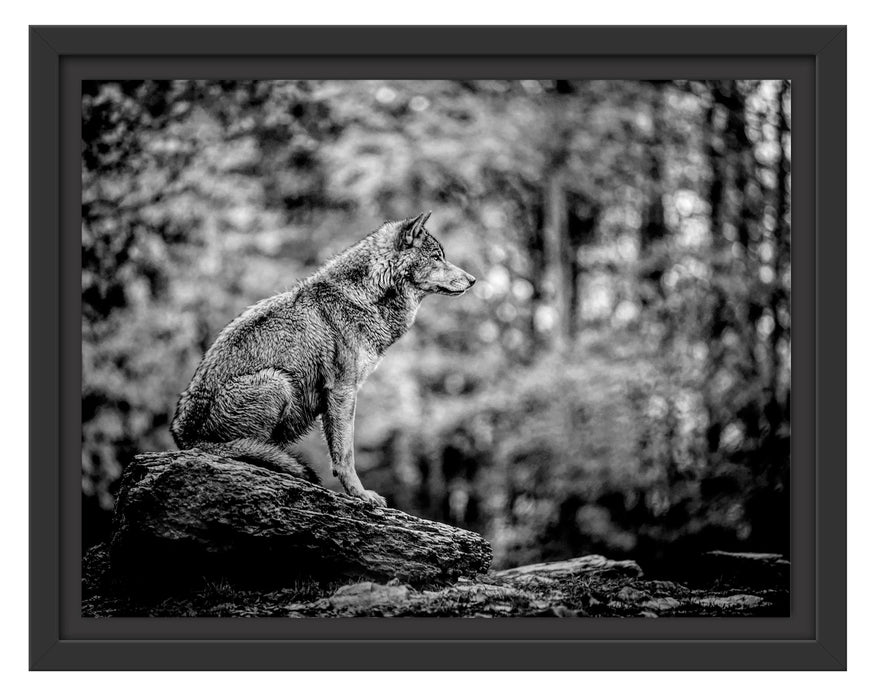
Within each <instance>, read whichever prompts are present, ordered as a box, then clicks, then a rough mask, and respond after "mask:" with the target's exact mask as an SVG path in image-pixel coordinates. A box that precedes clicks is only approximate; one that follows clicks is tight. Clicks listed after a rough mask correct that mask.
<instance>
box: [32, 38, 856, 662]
mask: <svg viewBox="0 0 881 700" xmlns="http://www.w3.org/2000/svg"><path fill="white" fill-rule="evenodd" d="M164 77H167V78H212V77H222V78H229V79H233V78H281V77H311V78H323V77H326V78H330V77H347V78H379V77H382V78H412V77H418V78H426V79H428V78H440V77H443V78H465V77H473V78H478V77H482V78H486V77H517V78H528V77H541V78H547V77H579V78H598V77H603V78H641V79H651V78H657V79H661V78H694V79H699V78H751V77H755V78H778V79H779V78H788V79H791V80H792V81H793V90H792V95H793V101H792V112H793V130H792V133H793V145H792V151H793V153H792V161H793V176H792V183H793V184H792V187H793V209H792V216H793V246H792V250H793V277H792V295H793V305H792V316H793V323H792V332H793V347H794V352H793V375H792V385H793V397H794V399H795V400H794V401H793V410H792V426H793V441H792V494H793V496H792V509H791V513H792V550H791V551H792V562H793V568H792V598H791V600H792V604H791V613H792V614H791V616H790V617H788V618H723V619H720V618H712V619H711V618H688V619H685V618H680V619H673V618H668V619H655V620H651V619H600V620H597V619H586V618H572V619H519V620H518V619H497V620H472V619H459V620H444V619H401V620H387V619H357V620H280V619H261V620H256V619H254V620H232V619H134V618H130V619H104V620H100V619H83V618H81V617H80V616H79V603H80V598H79V596H80V586H79V581H80V559H81V551H80V526H79V522H80V521H79V517H80V499H79V489H80V466H79V453H80V450H79V441H80V420H79V417H80V390H81V386H80V382H81V378H80V373H81V348H80V315H79V309H80V291H79V290H80V272H79V270H80V265H79V262H78V261H79V259H80V253H79V249H80V222H79V219H80V206H81V204H80V161H79V158H80V151H79V148H80V146H79V142H78V132H79V129H80V117H79V115H80V81H81V80H82V79H84V78H95V79H113V78H131V79H134V78H164ZM845 78H846V29H845V28H844V27H834V26H813V27H663V28H661V27H540V28H539V27H369V28H367V27H131V26H129V27H109V26H105V27H60V26H43V27H31V28H30V115H31V116H30V120H31V121H30V124H31V131H30V279H31V282H30V348H31V350H30V407H31V408H30V425H31V428H30V591H31V595H30V640H29V643H30V666H31V668H32V669H38V670H43V669H120V670H121V669H548V670H551V669H646V670H653V669H669V670H673V669H706V670H709V669H732V670H733V669H757V670H758V669H762V670H764V669H789V670H800V669H828V670H834V669H844V668H845V667H846V616H845V613H846V597H845V596H846V568H845V564H846V547H845V544H846V521H845V507H846V495H845V494H846V452H845V451H846V443H845V435H846V404H845V397H846V356H845V352H846V314H845V310H846V289H845V275H846V262H845V260H846V239H845V231H846V219H845V217H846V213H845V196H846V170H845V162H846V153H845V145H846V126H845V117H846V100H845V98H846V79H845Z"/></svg>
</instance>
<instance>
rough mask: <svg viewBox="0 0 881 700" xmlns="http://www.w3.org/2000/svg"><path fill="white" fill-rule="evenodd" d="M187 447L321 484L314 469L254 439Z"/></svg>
mask: <svg viewBox="0 0 881 700" xmlns="http://www.w3.org/2000/svg"><path fill="white" fill-rule="evenodd" d="M186 447H188V448H194V449H197V450H202V451H203V452H209V453H211V454H215V455H217V456H218V457H227V458H229V459H237V460H239V461H240V462H247V463H248V464H254V465H256V466H258V467H264V468H266V469H271V470H272V471H274V472H283V473H284V474H290V475H292V476H296V477H299V478H301V479H306V481H310V482H312V483H313V484H320V483H321V479H320V478H319V477H318V474H316V473H315V471H314V470H313V469H312V467H310V466H308V465H305V464H301V463H300V461H299V460H297V459H295V458H294V457H293V456H292V455H290V454H288V453H287V452H285V451H284V450H283V449H282V448H280V447H278V446H277V445H272V444H270V443H268V442H261V441H260V440H255V439H254V438H239V439H238V440H230V441H229V442H194V443H191V444H189V445H187V446H186Z"/></svg>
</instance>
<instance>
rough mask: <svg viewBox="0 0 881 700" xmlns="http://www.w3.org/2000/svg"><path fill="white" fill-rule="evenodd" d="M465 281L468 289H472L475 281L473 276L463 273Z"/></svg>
mask: <svg viewBox="0 0 881 700" xmlns="http://www.w3.org/2000/svg"><path fill="white" fill-rule="evenodd" d="M465 281H466V282H468V286H469V287H473V286H474V283H475V282H476V281H477V278H476V277H474V275H469V274H468V273H467V272H466V273H465Z"/></svg>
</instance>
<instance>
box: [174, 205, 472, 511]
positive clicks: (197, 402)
mask: <svg viewBox="0 0 881 700" xmlns="http://www.w3.org/2000/svg"><path fill="white" fill-rule="evenodd" d="M430 215H431V212H430V211H428V212H423V213H421V214H419V215H418V216H415V217H413V218H410V219H405V220H402V221H387V222H385V223H384V224H383V225H382V226H380V227H379V228H378V229H376V230H375V231H373V232H372V233H371V234H369V235H368V236H367V237H366V238H364V239H362V240H361V241H360V242H358V243H356V244H355V245H353V246H351V247H350V248H348V249H347V250H345V251H343V252H342V253H340V254H339V255H337V256H336V257H334V258H332V259H331V260H330V261H328V262H327V263H326V264H325V265H324V266H322V267H321V268H320V269H319V270H318V271H317V272H315V273H314V274H313V275H311V276H310V277H308V278H307V279H306V280H304V281H303V282H301V283H300V284H299V285H297V286H295V287H294V288H293V289H291V290H290V291H287V292H283V293H281V294H277V295H275V296H273V297H270V298H268V299H264V300H263V301H260V302H258V303H257V304H255V305H254V306H252V307H250V308H249V309H247V310H246V311H245V312H244V313H242V314H241V315H240V316H239V317H238V318H236V319H235V320H233V321H232V322H231V323H230V324H229V325H227V326H226V328H224V329H223V330H222V331H221V333H220V335H219V336H218V337H217V339H216V340H215V341H214V343H213V344H212V345H211V347H210V348H209V349H208V351H207V352H206V353H205V355H204V357H203V358H202V361H201V362H200V363H199V365H198V367H197V368H196V372H195V374H194V376H193V378H192V380H191V381H190V383H189V386H188V387H187V388H186V390H185V391H184V392H183V394H181V396H180V399H179V401H178V404H177V410H176V411H175V415H174V420H173V421H172V424H171V433H172V435H173V437H174V440H175V443H176V444H177V445H178V447H179V448H180V449H190V448H200V449H203V450H205V451H209V452H213V453H215V454H219V455H222V456H226V457H231V458H234V459H239V460H243V461H247V462H251V463H253V464H258V465H261V466H264V467H268V468H270V469H273V470H276V471H282V472H287V473H290V474H293V475H295V476H299V477H302V478H306V479H309V480H310V481H316V482H317V481H318V479H317V477H316V475H315V473H314V472H313V471H312V470H311V469H309V468H308V467H306V466H305V465H303V464H301V463H300V462H299V461H298V460H297V458H296V457H295V456H294V455H293V454H292V447H293V445H294V444H295V443H296V442H297V441H298V440H299V438H301V437H302V436H303V435H304V434H305V433H306V432H307V431H308V430H309V428H310V427H311V426H312V424H313V423H314V422H315V420H316V419H318V418H320V419H321V423H322V427H323V429H324V436H325V439H326V441H327V447H328V452H329V453H330V462H331V467H332V469H333V473H334V475H335V476H337V477H338V478H339V480H340V482H341V484H342V486H343V488H344V489H345V491H346V493H348V494H350V495H352V496H356V497H358V498H361V499H363V500H364V501H367V502H368V503H370V504H372V505H377V506H385V505H386V500H385V498H383V497H382V496H380V495H379V494H377V493H376V492H375V491H369V490H367V489H365V488H364V486H363V485H362V484H361V480H360V479H359V478H358V474H357V472H356V471H355V458H354V434H355V431H354V422H355V399H356V396H357V393H358V389H360V387H361V385H362V384H363V383H364V380H365V379H366V378H367V376H368V375H369V374H370V373H371V372H372V371H373V369H374V368H375V367H376V365H377V364H378V363H379V361H380V359H381V358H382V356H383V354H384V353H385V352H386V351H387V350H388V349H389V347H390V346H391V345H392V344H393V343H394V342H395V341H396V340H398V338H400V337H401V336H402V335H403V334H404V333H405V332H406V331H407V330H408V329H409V328H410V326H412V325H413V322H414V320H415V318H416V312H417V310H418V309H419V305H420V303H421V302H422V300H423V299H424V298H425V297H426V296H427V295H429V294H445V295H449V296H458V295H461V294H463V293H464V292H465V291H466V290H468V289H469V288H470V287H471V286H472V285H474V282H475V278H474V277H473V276H471V275H470V274H468V273H467V272H465V271H464V270H462V269H461V268H459V267H456V266H455V265H453V264H452V263H450V262H449V261H448V260H447V259H446V255H445V254H444V249H443V247H442V246H441V244H440V243H439V242H438V240H437V239H436V238H434V236H432V235H431V234H430V233H429V232H428V230H427V229H426V228H425V223H426V221H427V220H428V217H429V216H430Z"/></svg>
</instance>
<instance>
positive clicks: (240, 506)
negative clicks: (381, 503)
mask: <svg viewBox="0 0 881 700" xmlns="http://www.w3.org/2000/svg"><path fill="white" fill-rule="evenodd" d="M491 559H492V550H491V548H490V545H489V543H488V542H487V541H486V540H484V539H483V538H482V537H480V536H479V535H477V534H476V533H473V532H469V531H466V530H461V529H458V528H455V527H450V526H448V525H443V524H441V523H437V522H433V521H429V520H423V519H421V518H416V517H413V516H411V515H407V514H406V513H402V512H401V511H398V510H394V509H392V508H377V507H373V506H369V505H367V504H365V503H364V502H363V501H361V500H359V499H356V498H352V497H350V496H346V495H343V494H338V493H334V492H333V491H330V490H328V489H326V488H323V487H321V486H317V485H315V484H310V483H308V482H306V481H303V480H301V479H297V478H295V477H292V476H289V475H287V474H280V473H276V472H272V471H269V470H267V469H264V468H262V467H257V466H253V465H249V464H244V463H241V462H237V461H233V460H230V459H225V458H221V457H216V456H213V455H210V454H206V453H204V452H201V451H198V450H188V451H185V452H165V453H148V454H143V455H139V456H138V457H136V458H135V459H134V461H133V462H132V464H131V465H130V466H129V468H128V469H127V470H126V472H125V473H124V474H123V478H122V482H121V487H120V491H119V496H118V499H117V505H116V511H115V514H114V527H113V538H112V541H111V564H112V569H113V572H114V575H117V576H120V575H122V576H125V577H126V578H128V579H129V580H130V581H140V582H143V583H149V584H151V585H152V584H155V583H156V582H157V581H163V582H166V583H168V582H172V583H179V582H180V581H181V580H182V579H185V578H187V577H188V576H189V577H194V578H200V577H204V576H209V575H213V576H220V577H223V578H229V579H235V580H240V579H244V580H247V581H249V582H251V583H264V582H283V581H288V582H290V581H294V580H297V579H298V578H300V579H309V580H315V579H322V578H324V579H336V580H339V579H345V578H349V579H351V578H369V579H373V580H378V581H382V582H385V581H388V580H389V579H392V578H397V579H399V580H401V581H405V582H411V583H415V582H427V581H430V582H443V581H449V580H456V579H457V578H458V577H460V576H468V575H474V574H479V573H483V572H486V571H487V570H488V569H489V565H490V562H491Z"/></svg>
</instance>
